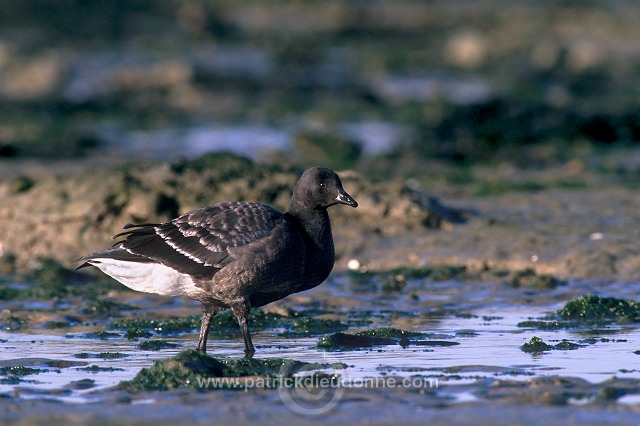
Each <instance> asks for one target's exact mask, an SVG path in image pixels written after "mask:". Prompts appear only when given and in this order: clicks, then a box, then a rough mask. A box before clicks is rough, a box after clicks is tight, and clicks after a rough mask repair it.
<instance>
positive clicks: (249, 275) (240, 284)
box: [78, 167, 358, 357]
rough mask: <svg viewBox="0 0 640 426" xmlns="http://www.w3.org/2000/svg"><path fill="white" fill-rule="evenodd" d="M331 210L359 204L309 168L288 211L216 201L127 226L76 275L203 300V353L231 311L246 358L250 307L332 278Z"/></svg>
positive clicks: (335, 180)
mask: <svg viewBox="0 0 640 426" xmlns="http://www.w3.org/2000/svg"><path fill="white" fill-rule="evenodd" d="M335 204H346V205H348V206H352V207H357V206H358V203H357V202H356V201H355V200H354V199H353V198H352V197H351V196H350V195H349V194H347V192H346V191H345V190H344V189H343V188H342V183H341V182H340V178H339V177H338V175H337V174H336V173H335V172H334V171H333V170H330V169H327V168H322V167H315V168H311V169H308V170H307V171H305V172H304V173H303V174H302V176H301V177H300V179H299V180H298V183H297V184H296V186H295V187H294V189H293V195H292V197H291V202H290V204H289V209H288V210H287V212H286V213H281V212H279V211H278V210H276V209H274V208H273V207H270V206H267V205H265V204H260V203H246V202H222V203H218V204H214V205H211V206H208V207H204V208H200V209H197V210H193V211H191V212H189V213H186V214H184V215H182V216H180V217H178V218H176V219H173V220H171V221H169V222H166V223H162V224H141V225H133V224H127V225H125V226H124V228H123V229H126V231H124V232H121V233H119V234H117V235H115V236H114V237H113V238H114V239H115V238H118V237H124V239H123V240H121V241H119V242H116V243H115V244H114V245H113V246H112V247H111V248H108V249H106V250H104V251H99V252H97V253H93V254H90V255H87V256H83V257H81V258H80V259H78V261H82V262H83V263H82V264H81V265H80V266H79V267H78V269H80V268H83V267H86V266H89V265H93V266H96V267H98V268H99V269H100V270H102V272H104V273H105V274H107V275H109V276H111V277H113V278H115V279H116V280H118V281H120V282H121V283H122V284H124V285H125V286H127V287H129V288H131V289H133V290H136V291H142V292H146V293H156V294H161V295H167V296H183V297H188V298H191V299H195V300H199V301H200V302H202V304H203V314H202V325H201V328H200V338H199V341H198V350H199V351H202V352H206V349H207V348H206V345H207V334H208V331H209V325H210V324H211V320H212V318H213V317H214V316H215V315H216V314H217V313H219V312H221V311H223V310H225V309H229V308H230V309H231V310H232V311H233V314H234V315H235V316H236V318H237V319H238V323H239V325H240V330H241V331H242V337H243V338H244V351H245V355H246V356H247V357H252V356H253V354H254V352H255V349H254V347H253V343H252V342H251V336H250V335H249V328H248V326H247V317H248V315H249V311H250V309H251V308H257V307H260V306H264V305H266V304H267V303H271V302H274V301H276V300H280V299H282V298H284V297H286V296H288V295H290V294H292V293H297V292H300V291H304V290H308V289H310V288H313V287H316V286H317V285H319V284H320V283H322V282H323V281H324V280H325V279H326V278H327V276H328V275H329V273H330V272H331V269H332V268H333V262H334V248H333V237H332V235H331V224H330V223H329V215H328V213H327V208H328V207H331V206H333V205H335Z"/></svg>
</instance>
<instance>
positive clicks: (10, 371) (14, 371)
mask: <svg viewBox="0 0 640 426" xmlns="http://www.w3.org/2000/svg"><path fill="white" fill-rule="evenodd" d="M43 371H48V370H42V369H40V368H31V367H25V366H23V365H16V366H7V367H0V376H19V377H23V376H29V375H32V374H40V373H41V372H43Z"/></svg>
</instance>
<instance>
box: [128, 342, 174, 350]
mask: <svg viewBox="0 0 640 426" xmlns="http://www.w3.org/2000/svg"><path fill="white" fill-rule="evenodd" d="M179 346H180V345H178V344H177V343H171V342H167V341H166V340H147V341H144V342H140V343H139V344H138V349H142V350H143V351H159V350H160V349H173V348H177V347H179Z"/></svg>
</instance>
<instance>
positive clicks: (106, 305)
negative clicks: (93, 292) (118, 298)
mask: <svg viewBox="0 0 640 426" xmlns="http://www.w3.org/2000/svg"><path fill="white" fill-rule="evenodd" d="M130 309H139V308H138V307H137V306H132V305H127V304H124V303H118V302H114V301H112V300H92V301H90V302H89V303H87V305H86V306H85V307H84V309H82V313H83V314H85V315H90V316H96V317H109V316H120V312H121V311H127V310H130Z"/></svg>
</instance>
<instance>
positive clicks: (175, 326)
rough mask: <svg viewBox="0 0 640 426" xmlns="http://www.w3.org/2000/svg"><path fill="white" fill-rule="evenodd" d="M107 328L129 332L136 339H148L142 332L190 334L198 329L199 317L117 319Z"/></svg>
mask: <svg viewBox="0 0 640 426" xmlns="http://www.w3.org/2000/svg"><path fill="white" fill-rule="evenodd" d="M109 328H113V329H124V330H128V331H127V334H129V331H131V332H132V333H131V334H132V335H136V336H137V337H148V335H145V333H144V332H143V331H146V330H149V331H153V332H155V333H156V334H162V335H170V334H179V333H191V332H193V331H194V330H197V329H199V328H200V317H199V316H196V315H190V316H188V317H184V318H169V319H147V318H119V319H116V320H114V321H112V322H111V323H110V324H109Z"/></svg>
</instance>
